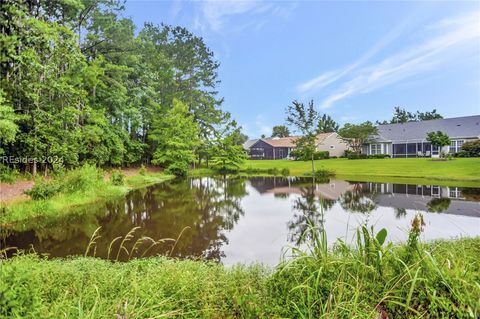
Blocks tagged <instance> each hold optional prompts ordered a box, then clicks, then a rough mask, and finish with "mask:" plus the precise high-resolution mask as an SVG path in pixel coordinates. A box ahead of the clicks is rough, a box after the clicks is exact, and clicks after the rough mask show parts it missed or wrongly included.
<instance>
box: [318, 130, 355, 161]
mask: <svg viewBox="0 0 480 319" xmlns="http://www.w3.org/2000/svg"><path fill="white" fill-rule="evenodd" d="M347 149H348V145H347V144H346V143H345V142H344V141H343V140H342V139H341V138H340V136H338V134H337V133H332V134H331V135H330V136H328V137H327V138H326V139H325V140H323V142H322V143H320V144H318V145H317V150H318V151H328V154H329V155H330V156H337V157H340V156H343V155H344V154H345V151H346V150H347Z"/></svg>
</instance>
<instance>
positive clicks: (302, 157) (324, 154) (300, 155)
mask: <svg viewBox="0 0 480 319" xmlns="http://www.w3.org/2000/svg"><path fill="white" fill-rule="evenodd" d="M290 156H292V157H293V158H295V160H298V161H310V160H312V156H311V154H309V153H304V149H294V150H292V151H291V152H290ZM328 158H330V153H329V152H328V151H315V152H314V153H313V159H314V160H321V159H328Z"/></svg>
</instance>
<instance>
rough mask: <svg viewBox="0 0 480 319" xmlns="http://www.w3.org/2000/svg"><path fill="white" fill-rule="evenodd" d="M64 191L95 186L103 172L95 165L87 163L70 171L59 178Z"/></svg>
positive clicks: (83, 189) (81, 189)
mask: <svg viewBox="0 0 480 319" xmlns="http://www.w3.org/2000/svg"><path fill="white" fill-rule="evenodd" d="M59 179H61V181H59V183H60V185H61V191H62V192H64V193H73V192H78V191H87V190H90V189H92V188H95V187H96V186H97V185H98V183H99V182H100V181H101V180H102V172H101V171H99V170H98V169H97V168H96V167H95V165H90V164H85V165H83V166H82V167H80V168H78V169H74V170H71V171H68V172H67V173H66V174H64V175H63V176H60V177H58V178H57V180H59Z"/></svg>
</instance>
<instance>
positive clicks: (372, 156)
mask: <svg viewBox="0 0 480 319" xmlns="http://www.w3.org/2000/svg"><path fill="white" fill-rule="evenodd" d="M368 158H377V159H381V158H390V155H388V154H372V155H368Z"/></svg>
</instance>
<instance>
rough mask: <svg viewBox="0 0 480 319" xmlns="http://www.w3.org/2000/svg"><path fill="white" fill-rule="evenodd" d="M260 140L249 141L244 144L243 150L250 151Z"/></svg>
mask: <svg viewBox="0 0 480 319" xmlns="http://www.w3.org/2000/svg"><path fill="white" fill-rule="evenodd" d="M257 141H258V138H257V139H254V140H248V141H246V142H245V143H243V144H242V146H243V149H245V150H248V149H249V148H250V147H251V146H252V145H253V144H255V143H257Z"/></svg>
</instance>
